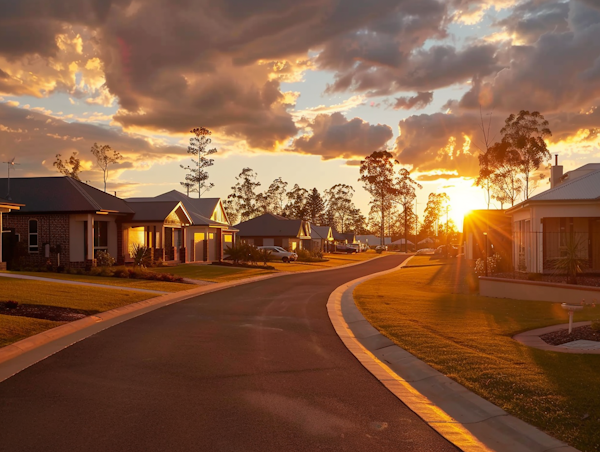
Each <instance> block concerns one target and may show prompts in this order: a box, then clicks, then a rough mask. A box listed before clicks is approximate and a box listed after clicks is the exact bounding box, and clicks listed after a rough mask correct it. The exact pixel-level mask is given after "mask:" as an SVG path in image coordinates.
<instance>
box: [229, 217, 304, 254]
mask: <svg viewBox="0 0 600 452" xmlns="http://www.w3.org/2000/svg"><path fill="white" fill-rule="evenodd" d="M235 228H236V229H238V230H239V233H238V236H239V237H240V239H241V240H242V241H243V242H245V243H248V244H250V245H255V246H281V247H282V248H285V249H286V250H288V251H295V250H298V249H302V248H303V245H302V243H303V240H310V239H311V228H310V223H309V222H308V221H304V220H290V219H289V218H285V217H282V216H279V215H273V214H272V213H265V214H263V215H261V216H260V217H256V218H253V219H251V220H248V221H244V222H242V223H240V224H237V225H236V226H235Z"/></svg>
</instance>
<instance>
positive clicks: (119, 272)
mask: <svg viewBox="0 0 600 452" xmlns="http://www.w3.org/2000/svg"><path fill="white" fill-rule="evenodd" d="M113 276H114V277H115V278H129V270H128V269H127V268H125V267H118V268H115V269H114V270H113Z"/></svg>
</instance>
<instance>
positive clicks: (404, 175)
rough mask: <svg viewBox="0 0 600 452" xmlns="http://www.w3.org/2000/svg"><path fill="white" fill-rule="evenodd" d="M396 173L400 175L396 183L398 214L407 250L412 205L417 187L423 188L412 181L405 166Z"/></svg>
mask: <svg viewBox="0 0 600 452" xmlns="http://www.w3.org/2000/svg"><path fill="white" fill-rule="evenodd" d="M398 175H399V176H400V177H399V178H398V179H397V181H396V183H395V186H396V189H397V190H398V193H397V202H398V204H400V206H402V213H401V214H400V220H401V221H402V224H403V225H404V227H403V231H404V251H407V252H408V231H409V229H410V225H412V223H413V217H414V212H413V205H414V202H415V199H416V197H417V190H416V189H417V188H423V187H422V186H421V184H419V183H418V182H416V181H414V180H413V179H412V178H411V177H410V171H408V170H407V169H405V168H402V169H401V170H400V171H399V172H398Z"/></svg>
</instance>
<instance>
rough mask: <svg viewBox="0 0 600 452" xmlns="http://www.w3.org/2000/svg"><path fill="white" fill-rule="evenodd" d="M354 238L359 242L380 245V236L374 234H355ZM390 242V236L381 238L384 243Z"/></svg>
mask: <svg viewBox="0 0 600 452" xmlns="http://www.w3.org/2000/svg"><path fill="white" fill-rule="evenodd" d="M356 240H358V241H359V242H360V243H367V244H369V245H371V246H372V245H381V238H380V237H378V236H376V235H374V234H363V235H357V236H356ZM391 243H392V238H391V237H384V238H383V244H384V245H390V244H391Z"/></svg>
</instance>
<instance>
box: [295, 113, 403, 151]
mask: <svg viewBox="0 0 600 452" xmlns="http://www.w3.org/2000/svg"><path fill="white" fill-rule="evenodd" d="M306 128H307V129H308V130H310V131H311V133H312V134H308V135H303V136H301V137H299V138H296V139H295V140H294V141H293V144H292V147H291V149H290V150H291V151H295V152H300V153H303V154H312V155H320V156H321V158H322V159H323V160H329V159H333V158H346V159H351V158H352V157H364V156H366V155H368V154H370V153H371V152H373V151H376V150H379V149H380V148H381V147H382V146H384V145H385V144H386V143H387V142H388V141H389V140H390V139H391V138H392V136H393V134H392V129H391V128H390V127H389V126H387V125H382V124H377V125H372V124H369V123H367V122H364V121H363V120H362V119H360V118H354V119H351V120H350V121H348V120H347V119H346V118H345V117H344V115H342V114H341V113H333V114H332V115H326V114H320V115H317V116H316V117H315V119H314V120H313V121H310V122H308V124H307V125H306Z"/></svg>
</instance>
